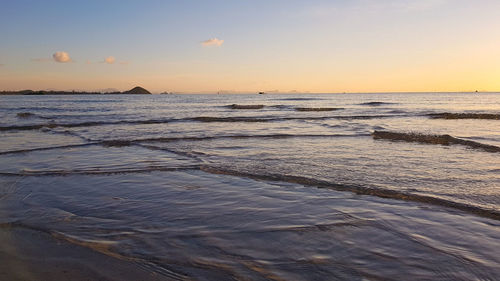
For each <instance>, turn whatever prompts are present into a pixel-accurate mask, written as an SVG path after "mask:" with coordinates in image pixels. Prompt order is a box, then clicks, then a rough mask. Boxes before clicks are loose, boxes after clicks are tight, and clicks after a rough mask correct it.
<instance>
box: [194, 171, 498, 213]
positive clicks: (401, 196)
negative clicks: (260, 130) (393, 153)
mask: <svg viewBox="0 0 500 281" xmlns="http://www.w3.org/2000/svg"><path fill="white" fill-rule="evenodd" d="M201 170H202V171H204V172H207V173H212V174H222V175H230V176H237V177H246V178H251V179H256V180H265V181H280V182H288V183H296V184H301V185H304V186H312V187H317V188H329V189H334V190H339V191H349V192H353V193H356V194H360V195H371V196H376V197H382V198H390V199H398V200H404V201H413V202H421V203H427V204H432V205H440V206H444V207H449V208H454V209H458V210H461V211H465V212H469V213H473V214H475V215H478V216H483V217H488V218H492V219H495V220H500V212H499V211H495V210H490V209H484V208H481V207H478V206H472V205H468V204H464V203H459V202H454V201H450V200H446V199H442V198H437V197H432V196H426V195H419V194H413V193H407V192H402V191H397V190H390V189H381V188H375V187H368V186H361V185H344V184H338V183H332V182H328V181H324V180H319V179H312V178H307V177H300V176H292V175H282V174H265V175H264V174H252V173H246V172H240V171H235V170H230V169H225V168H224V169H221V168H217V167H209V166H202V167H201Z"/></svg>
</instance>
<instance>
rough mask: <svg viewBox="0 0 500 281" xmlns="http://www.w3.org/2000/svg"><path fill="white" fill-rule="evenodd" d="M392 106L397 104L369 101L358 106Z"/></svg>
mask: <svg viewBox="0 0 500 281" xmlns="http://www.w3.org/2000/svg"><path fill="white" fill-rule="evenodd" d="M392 104H397V103H392V102H382V101H370V102H364V103H360V104H359V105H366V106H382V105H392Z"/></svg>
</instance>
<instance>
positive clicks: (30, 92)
mask: <svg viewBox="0 0 500 281" xmlns="http://www.w3.org/2000/svg"><path fill="white" fill-rule="evenodd" d="M0 95H151V92H149V91H148V90H146V89H144V88H142V87H135V88H133V89H131V90H128V91H124V92H119V91H115V92H81V91H33V90H22V91H3V92H0Z"/></svg>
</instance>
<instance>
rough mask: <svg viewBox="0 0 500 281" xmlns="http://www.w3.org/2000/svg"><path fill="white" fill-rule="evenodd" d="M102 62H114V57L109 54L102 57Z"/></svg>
mask: <svg viewBox="0 0 500 281" xmlns="http://www.w3.org/2000/svg"><path fill="white" fill-rule="evenodd" d="M104 62H105V63H107V64H113V63H115V57H113V56H109V57H107V58H105V59H104Z"/></svg>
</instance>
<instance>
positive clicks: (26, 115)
mask: <svg viewBox="0 0 500 281" xmlns="http://www.w3.org/2000/svg"><path fill="white" fill-rule="evenodd" d="M16 116H17V117H19V118H31V117H35V116H36V115H35V114H34V113H31V112H19V113H18V114H16Z"/></svg>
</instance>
